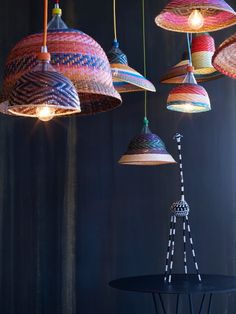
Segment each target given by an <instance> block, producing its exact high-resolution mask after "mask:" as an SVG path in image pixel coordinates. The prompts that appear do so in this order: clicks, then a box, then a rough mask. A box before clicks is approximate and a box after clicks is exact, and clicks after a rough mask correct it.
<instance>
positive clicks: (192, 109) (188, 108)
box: [167, 103, 208, 113]
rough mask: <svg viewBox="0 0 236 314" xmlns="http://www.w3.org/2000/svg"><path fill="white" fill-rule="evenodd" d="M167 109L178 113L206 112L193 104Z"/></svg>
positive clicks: (173, 106)
mask: <svg viewBox="0 0 236 314" xmlns="http://www.w3.org/2000/svg"><path fill="white" fill-rule="evenodd" d="M167 108H168V109H169V110H173V111H178V112H184V113H196V112H204V111H208V110H206V108H204V107H201V106H195V105H194V104H191V103H184V104H178V105H171V106H168V107H167Z"/></svg>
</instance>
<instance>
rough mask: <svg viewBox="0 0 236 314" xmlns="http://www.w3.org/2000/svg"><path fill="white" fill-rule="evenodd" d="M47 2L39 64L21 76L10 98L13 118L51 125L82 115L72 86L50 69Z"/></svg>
mask: <svg viewBox="0 0 236 314" xmlns="http://www.w3.org/2000/svg"><path fill="white" fill-rule="evenodd" d="M47 14H48V0H44V34H43V45H42V49H41V53H39V54H38V64H37V65H36V67H35V68H34V69H33V70H31V71H29V72H28V73H26V74H24V75H22V76H21V77H20V78H19V79H18V80H17V82H16V84H15V85H14V87H13V88H12V90H11V92H10V95H9V107H8V111H9V112H10V113H11V114H13V115H19V116H24V117H37V118H39V119H40V120H42V121H49V120H51V119H52V118H53V117H56V116H65V115H70V114H74V113H79V112H80V111H81V109H80V103H79V97H78V94H77V91H76V89H75V87H74V85H73V83H72V82H71V81H70V80H69V79H68V78H66V77H65V76H63V75H62V74H60V73H58V72H56V71H55V70H54V69H53V68H52V66H51V65H50V54H49V53H48V52H47Z"/></svg>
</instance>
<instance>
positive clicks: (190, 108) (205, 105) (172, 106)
mask: <svg viewBox="0 0 236 314" xmlns="http://www.w3.org/2000/svg"><path fill="white" fill-rule="evenodd" d="M189 68H190V69H189ZM189 68H188V73H187V76H186V78H185V80H184V82H183V83H182V84H180V85H178V86H176V87H174V88H173V89H172V90H171V92H170V93H169V96H168V99H167V109H169V110H173V111H179V112H187V113H197V112H205V111H209V110H211V104H210V99H209V96H208V94H207V92H206V90H205V89H204V88H203V87H202V86H200V85H198V84H197V82H196V80H195V78H194V76H193V73H192V70H191V67H189Z"/></svg>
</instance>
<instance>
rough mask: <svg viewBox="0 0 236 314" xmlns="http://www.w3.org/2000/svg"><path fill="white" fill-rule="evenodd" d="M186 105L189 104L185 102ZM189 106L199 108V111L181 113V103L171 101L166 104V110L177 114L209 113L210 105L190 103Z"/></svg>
mask: <svg viewBox="0 0 236 314" xmlns="http://www.w3.org/2000/svg"><path fill="white" fill-rule="evenodd" d="M186 103H189V101H188V102H186ZM191 104H192V105H193V106H194V107H196V108H201V110H196V111H183V110H181V109H180V106H181V105H184V102H183V101H172V102H168V103H167V109H168V110H171V111H177V112H183V113H201V112H207V111H211V104H207V103H206V104H204V103H197V102H193V101H191Z"/></svg>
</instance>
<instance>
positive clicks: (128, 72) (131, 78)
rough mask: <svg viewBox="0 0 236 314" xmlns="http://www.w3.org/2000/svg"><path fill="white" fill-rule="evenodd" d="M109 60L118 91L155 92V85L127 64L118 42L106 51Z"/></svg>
mask: <svg viewBox="0 0 236 314" xmlns="http://www.w3.org/2000/svg"><path fill="white" fill-rule="evenodd" d="M108 59H109V61H110V66H111V71H112V77H113V83H114V87H115V89H116V90H117V91H118V92H119V93H127V92H138V91H144V90H147V91H151V92H155V91H156V88H155V86H154V85H153V84H152V83H151V82H150V81H148V80H147V79H146V78H145V77H144V76H143V75H141V74H140V73H139V72H137V71H135V70H134V69H132V68H131V67H129V66H128V60H127V57H126V55H125V54H124V53H123V52H122V51H121V50H120V49H119V44H118V42H114V43H113V47H112V49H111V50H110V52H109V53H108Z"/></svg>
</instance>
